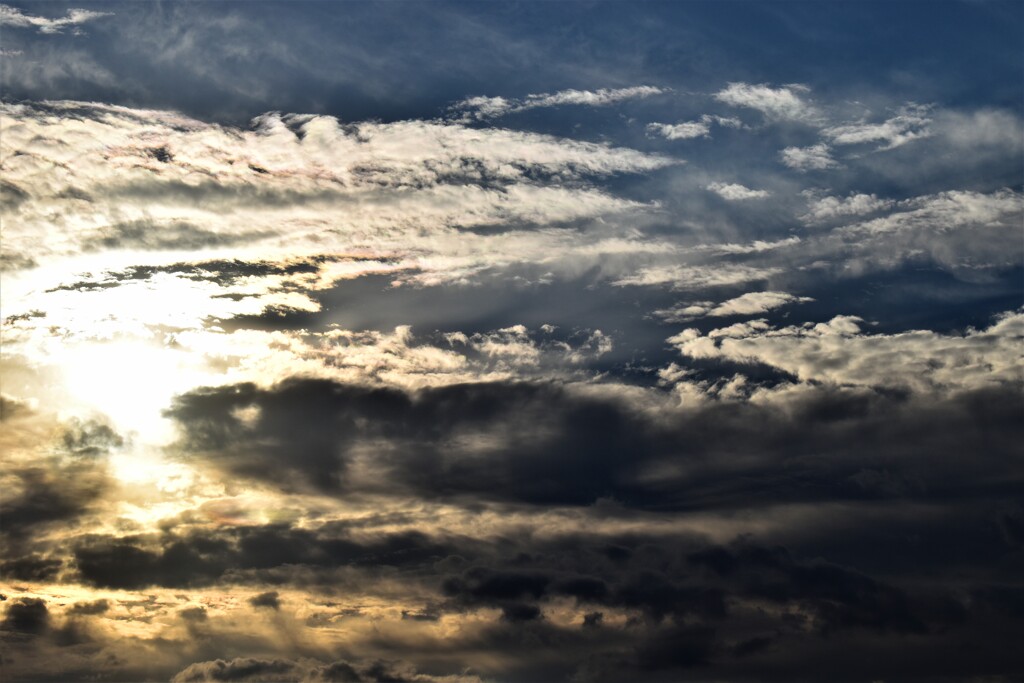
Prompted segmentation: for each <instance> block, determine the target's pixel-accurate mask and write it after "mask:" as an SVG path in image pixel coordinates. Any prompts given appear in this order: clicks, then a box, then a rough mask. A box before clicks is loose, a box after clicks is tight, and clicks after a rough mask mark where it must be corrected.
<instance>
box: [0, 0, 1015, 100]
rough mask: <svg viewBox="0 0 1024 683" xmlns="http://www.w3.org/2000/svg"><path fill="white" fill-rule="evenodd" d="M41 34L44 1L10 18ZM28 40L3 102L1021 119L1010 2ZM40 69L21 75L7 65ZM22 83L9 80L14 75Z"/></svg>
mask: <svg viewBox="0 0 1024 683" xmlns="http://www.w3.org/2000/svg"><path fill="white" fill-rule="evenodd" d="M10 6H12V7H17V8H21V9H23V10H24V11H25V12H26V13H31V14H36V15H41V16H50V17H52V18H57V17H59V16H62V15H63V11H64V6H63V5H60V4H57V3H53V2H42V3H31V2H12V3H10ZM88 7H89V9H92V10H93V11H108V12H111V13H112V14H113V16H111V17H106V18H103V19H102V20H98V21H93V22H89V23H88V24H85V25H83V26H82V27H81V30H82V31H83V32H84V35H73V34H72V32H71V31H65V32H63V33H59V34H49V35H40V34H37V33H35V32H34V31H31V30H26V29H20V28H12V27H4V28H3V43H4V49H5V50H10V51H17V50H20V51H23V54H21V55H18V56H16V57H8V58H7V59H6V60H5V61H6V62H7V65H6V69H7V71H6V72H5V75H6V76H7V77H6V78H5V83H4V96H5V97H7V98H9V99H21V98H29V99H33V98H43V97H45V98H75V99H89V100H93V99H98V100H103V101H107V102H118V103H124V104H130V105H133V106H144V107H165V108H174V109H179V110H182V111H185V112H188V113H191V114H194V115H197V116H200V117H204V118H217V119H226V120H236V119H244V118H246V117H249V116H253V115H256V114H259V113H262V112H264V111H268V110H285V111H297V112H310V113H312V112H315V113H329V114H333V115H335V116H339V117H341V118H343V119H349V120H352V119H364V118H380V119H383V120H395V119H402V118H424V117H432V116H436V115H438V114H439V113H441V112H442V110H443V109H444V107H445V106H446V105H447V104H449V103H450V102H452V101H454V100H457V99H460V98H462V97H465V96H467V95H473V94H488V95H504V96H513V97H515V96H521V95H523V94H525V93H529V92H550V91H557V90H562V89H565V88H577V89H596V88H601V87H618V86H627V85H635V84H640V83H644V84H650V85H657V86H663V87H671V88H674V89H676V90H679V91H683V92H685V91H691V90H692V91H697V92H707V91H708V90H709V89H711V90H712V91H713V89H715V88H716V87H717V85H718V84H719V83H721V82H724V81H746V82H776V83H778V82H783V83H788V82H800V83H804V84H806V85H809V86H811V87H812V88H813V89H814V90H815V92H817V93H820V94H822V95H824V96H827V97H829V98H835V99H840V98H844V97H862V96H863V94H864V91H865V90H869V91H872V92H875V93H880V94H886V93H892V92H894V91H899V93H900V96H901V97H903V98H904V99H906V100H912V101H942V102H944V103H946V104H949V105H955V106H968V105H978V104H982V103H985V104H992V105H998V106H1017V105H1019V104H1020V92H1019V88H1018V84H1019V83H1020V82H1021V80H1022V78H1024V59H1022V55H1021V49H1020V33H1021V29H1022V26H1024V8H1022V6H1021V4H1020V3H1017V2H824V3H823V2H781V3H769V2H764V3H762V2H714V3H711V2H682V3H663V2H643V3H613V2H594V3H562V2H518V3H516V2H507V3H506V2H502V3H492V2H487V3H451V2H426V3H413V2H397V1H396V2H379V3H364V2H346V3H331V2H291V3H274V2H251V3H246V2H217V3H187V2H154V3H142V2H125V3H117V2H111V3H103V2H99V3H91V4H89V6H88ZM29 62H33V63H40V64H45V65H46V67H47V68H45V69H38V70H36V69H28V70H27V71H28V72H29V73H24V71H26V70H24V69H23V68H22V64H23V63H29ZM19 71H22V72H23V74H22V75H17V72H19Z"/></svg>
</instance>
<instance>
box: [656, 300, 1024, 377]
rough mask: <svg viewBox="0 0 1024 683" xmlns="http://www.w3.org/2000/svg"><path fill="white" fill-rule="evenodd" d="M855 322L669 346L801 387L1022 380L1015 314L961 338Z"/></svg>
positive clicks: (693, 333)
mask: <svg viewBox="0 0 1024 683" xmlns="http://www.w3.org/2000/svg"><path fill="white" fill-rule="evenodd" d="M862 325H863V321H862V320H860V319H859V318H855V317H851V316H837V317H835V318H833V319H832V320H830V321H829V322H827V323H817V324H814V323H805V324H803V325H792V326H788V327H782V328H775V327H771V326H770V325H768V324H766V323H765V322H764V321H754V322H751V323H737V324H735V325H730V326H729V327H723V328H718V329H714V330H711V331H710V332H708V333H707V334H706V335H702V334H701V333H700V332H699V331H697V330H695V329H689V330H685V331H683V332H681V333H680V334H678V335H676V336H674V337H672V338H671V339H670V340H669V341H670V343H673V344H675V345H676V347H677V348H678V349H679V351H680V352H681V353H682V354H684V355H686V356H689V357H691V358H698V359H726V360H731V361H735V362H739V363H763V364H765V365H769V366H771V367H774V368H778V369H779V370H782V371H784V372H786V373H789V374H791V375H793V376H795V377H797V378H798V379H800V380H801V381H803V382H812V383H816V382H824V383H830V384H836V385H841V386H866V387H879V388H889V389H895V390H904V391H913V392H924V393H929V392H940V393H945V392H950V391H963V390H967V389H980V388H984V387H987V386H999V385H1014V384H1019V383H1020V382H1022V381H1024V376H1022V374H1021V360H1022V359H1024V355H1022V352H1021V344H1022V342H1024V315H1022V314H1020V313H1008V314H1006V315H1004V316H1002V317H1001V318H1000V319H999V320H998V321H997V322H995V323H994V324H993V325H992V326H991V327H989V328H988V329H985V330H969V331H967V332H965V333H964V334H963V335H943V334H938V333H936V332H931V331H911V332H904V333H901V334H892V335H885V334H866V333H864V332H863V331H862V329H861V326H862Z"/></svg>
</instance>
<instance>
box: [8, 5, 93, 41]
mask: <svg viewBox="0 0 1024 683" xmlns="http://www.w3.org/2000/svg"><path fill="white" fill-rule="evenodd" d="M108 16H112V14H111V13H110V12H94V11H92V10H86V9H71V10H68V13H67V16H65V17H62V18H60V19H49V18H47V17H41V16H36V15H32V14H26V13H24V12H22V11H21V10H20V9H18V8H17V7H11V6H9V5H0V26H13V27H15V28H34V29H36V31H37V32H38V33H48V34H53V33H63V32H64V29H66V28H68V27H73V29H72V32H73V33H75V34H78V33H80V32H81V29H79V28H78V26H80V25H82V24H85V23H87V22H90V21H93V20H95V19H99V18H100V17H108Z"/></svg>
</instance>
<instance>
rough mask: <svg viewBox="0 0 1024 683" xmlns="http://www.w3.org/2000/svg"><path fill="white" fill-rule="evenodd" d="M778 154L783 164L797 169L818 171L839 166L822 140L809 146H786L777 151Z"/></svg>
mask: <svg viewBox="0 0 1024 683" xmlns="http://www.w3.org/2000/svg"><path fill="white" fill-rule="evenodd" d="M779 156H780V157H781V159H782V163H783V164H785V165H786V166H789V167H790V168H795V169H796V170H798V171H812V170H813V171H820V170H824V169H826V168H836V167H837V166H839V164H838V163H837V162H836V160H835V159H833V158H832V150H831V149H830V148H829V146H828V145H826V144H825V143H823V142H822V143H818V144H816V145H811V146H810V147H787V148H785V149H784V150H782V151H781V152H779Z"/></svg>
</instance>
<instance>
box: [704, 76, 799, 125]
mask: <svg viewBox="0 0 1024 683" xmlns="http://www.w3.org/2000/svg"><path fill="white" fill-rule="evenodd" d="M806 92H808V88H806V87H805V86H802V85H786V86H782V87H779V88H773V87H771V86H770V85H767V84H760V85H750V84H748V83H742V82H737V83H729V84H728V86H727V87H725V88H724V89H722V90H720V91H718V92H717V93H715V95H714V98H715V99H716V100H718V101H719V102H723V103H725V104H728V105H730V106H733V107H746V108H748V109H756V110H757V111H759V112H761V113H762V114H764V116H765V118H767V119H769V120H771V121H809V120H813V119H815V118H817V117H818V110H817V109H816V108H815V107H814V106H812V105H811V104H809V103H808V102H806V101H805V100H803V99H802V98H801V97H800V94H799V93H806Z"/></svg>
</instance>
